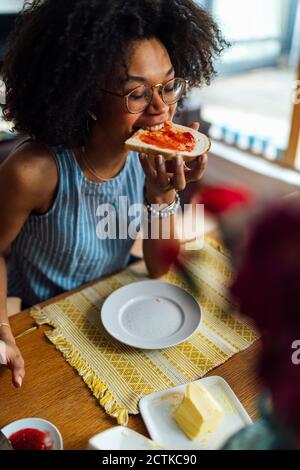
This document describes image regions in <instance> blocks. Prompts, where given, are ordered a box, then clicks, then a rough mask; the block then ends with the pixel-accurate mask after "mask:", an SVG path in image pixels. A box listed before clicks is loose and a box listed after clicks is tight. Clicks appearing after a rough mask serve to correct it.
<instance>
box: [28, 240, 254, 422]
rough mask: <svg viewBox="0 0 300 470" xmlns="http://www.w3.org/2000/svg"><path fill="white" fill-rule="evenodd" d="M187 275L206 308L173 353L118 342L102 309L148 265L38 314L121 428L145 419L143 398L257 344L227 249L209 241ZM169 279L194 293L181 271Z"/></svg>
mask: <svg viewBox="0 0 300 470" xmlns="http://www.w3.org/2000/svg"><path fill="white" fill-rule="evenodd" d="M188 269H189V271H190V272H191V275H192V276H193V277H194V279H195V281H196V282H197V283H198V284H199V285H200V287H201V289H200V292H201V293H200V294H199V296H198V297H197V296H196V297H195V298H196V300H197V301H198V302H200V304H201V309H202V321H201V325H200V328H199V330H198V331H197V332H196V333H195V334H194V335H193V336H192V337H191V338H190V339H189V340H188V341H186V342H184V343H181V344H179V345H177V346H174V347H171V348H168V349H164V350H157V351H146V350H137V349H134V348H131V347H129V346H126V345H124V344H122V343H119V342H118V341H116V340H114V339H113V338H111V337H110V336H109V335H108V334H107V333H106V332H105V330H104V329H103V327H102V326H101V324H100V321H99V318H100V307H101V305H102V304H103V302H104V300H105V299H106V298H107V297H108V296H109V295H110V294H111V293H112V292H114V291H115V290H116V289H118V288H119V287H122V286H124V285H126V284H129V283H131V282H135V281H140V280H142V279H146V278H147V274H146V272H147V271H146V267H145V264H144V262H140V263H138V264H136V265H134V266H132V267H130V268H128V269H127V270H126V271H123V272H122V273H120V274H117V275H114V276H111V277H110V278H107V279H104V280H102V281H100V282H98V283H96V284H95V285H93V286H92V287H88V288H85V289H83V290H82V291H80V292H78V293H76V294H72V295H70V296H69V297H66V298H65V299H63V300H60V301H58V302H56V303H54V304H52V305H49V306H47V307H45V308H43V309H41V308H39V307H35V308H33V309H32V310H31V315H32V317H33V318H34V319H35V321H36V322H37V323H38V324H40V325H41V324H49V325H51V326H53V327H54V329H53V330H50V331H47V332H46V333H45V334H46V336H47V337H48V338H49V340H50V341H51V342H52V343H54V344H55V346H56V348H57V349H58V350H59V351H61V353H62V354H63V356H64V357H65V359H66V360H67V361H68V362H69V363H70V364H71V365H72V366H73V367H74V368H75V369H76V370H77V371H78V373H79V374H80V375H81V377H82V378H83V380H84V382H85V383H86V384H87V385H88V387H89V388H90V389H91V390H92V392H93V394H94V396H95V397H96V398H97V399H98V400H99V402H100V404H101V406H103V407H104V408H105V410H106V412H107V413H108V414H109V415H110V416H114V417H116V418H117V420H118V423H119V424H126V423H127V421H128V414H138V412H139V410H138V403H139V400H140V399H141V398H142V397H143V396H145V395H148V394H150V393H152V392H155V391H159V390H164V389H167V388H171V387H175V386H177V385H180V384H184V383H187V382H190V381H194V380H196V379H199V378H201V377H202V376H203V375H205V374H206V373H207V372H208V371H210V370H211V369H213V368H214V367H216V366H218V365H220V364H222V363H224V362H225V361H226V360H227V359H229V358H230V357H231V356H233V355H234V354H236V353H237V352H238V351H242V350H244V349H246V348H247V347H249V346H250V345H251V344H252V343H253V342H254V341H255V340H256V339H257V334H256V333H255V331H254V330H253V329H252V328H251V326H250V325H249V324H248V323H247V322H246V321H245V320H244V319H241V318H240V317H238V316H237V315H236V314H232V313H229V312H234V310H235V306H234V305H233V304H231V302H230V300H229V297H228V294H227V292H226V287H227V286H228V285H229V284H230V282H231V280H232V275H233V273H232V269H231V265H230V260H229V258H228V256H227V255H226V253H225V252H224V250H222V249H221V247H220V246H218V245H217V244H216V242H214V241H212V240H210V239H206V241H205V245H204V248H203V249H202V250H200V251H199V252H197V253H196V254H195V253H194V254H193V257H192V259H191V260H190V261H189V263H188ZM163 280H165V281H168V282H171V283H173V284H175V285H177V286H179V287H183V288H184V289H186V290H187V291H189V288H188V287H187V286H186V285H185V284H184V282H183V281H182V279H181V278H179V277H178V275H177V274H176V272H175V271H171V272H170V273H169V274H168V275H167V276H164V278H163Z"/></svg>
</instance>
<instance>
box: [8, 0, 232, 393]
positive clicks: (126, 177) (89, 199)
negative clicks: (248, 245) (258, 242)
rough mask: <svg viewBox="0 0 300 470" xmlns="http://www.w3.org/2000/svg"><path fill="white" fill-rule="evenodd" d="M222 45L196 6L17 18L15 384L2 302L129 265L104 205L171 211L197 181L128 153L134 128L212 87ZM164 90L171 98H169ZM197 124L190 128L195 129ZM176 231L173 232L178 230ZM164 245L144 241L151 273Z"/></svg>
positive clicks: (162, 4) (67, 3)
mask: <svg viewBox="0 0 300 470" xmlns="http://www.w3.org/2000/svg"><path fill="white" fill-rule="evenodd" d="M224 45H225V43H224V41H223V40H222V38H221V35H220V32H219V30H218V28H217V26H216V25H215V23H214V22H213V21H212V19H211V18H210V17H209V16H208V15H207V14H206V13H205V12H204V11H203V10H202V9H200V8H199V7H198V6H197V5H196V4H194V3H193V2H192V1H191V0H178V1H174V0H143V1H142V2H141V1H139V0H130V1H124V0H110V1H107V0H93V1H90V0H64V2H57V1H56V0H44V1H41V0H35V1H33V2H32V4H31V5H29V6H28V5H27V6H26V7H25V10H24V11H23V12H22V14H21V15H20V16H19V18H18V20H17V24H16V28H15V31H14V33H13V35H12V37H11V40H10V46H9V48H8V52H7V55H6V59H5V63H4V70H3V73H4V82H5V84H6V90H7V94H6V105H5V106H4V116H5V117H6V119H7V120H9V121H12V122H13V123H14V125H15V129H16V130H18V131H22V132H25V133H27V134H28V135H29V136H30V140H29V141H27V142H26V143H24V144H23V145H22V146H21V147H19V148H18V149H16V150H15V152H14V153H13V154H11V155H10V157H9V158H8V160H7V161H6V162H5V164H4V165H3V166H2V167H1V171H0V201H1V202H0V220H1V224H0V253H2V254H3V253H4V251H5V250H6V249H7V247H8V246H9V245H11V259H10V266H9V270H8V281H7V269H6V265H5V260H4V257H3V256H1V258H0V325H1V326H0V339H1V340H2V342H3V343H2V345H3V344H4V345H5V350H6V361H7V363H8V365H9V366H10V368H11V369H12V376H13V383H14V385H15V386H17V387H18V386H21V384H22V380H23V377H24V365H23V359H22V357H21V354H20V351H19V350H18V348H17V347H16V345H15V342H14V338H13V335H12V333H11V330H10V327H9V324H8V319H7V313H6V296H7V291H8V293H9V294H10V295H18V296H20V297H21V298H22V299H23V301H24V304H25V305H32V304H34V303H37V302H40V301H41V300H44V299H46V298H49V297H52V296H54V295H56V294H58V293H60V292H63V291H66V290H69V289H72V288H74V287H77V286H79V285H82V284H83V283H85V282H88V281H90V280H93V279H95V278H97V277H99V276H102V275H104V274H109V273H112V272H114V271H117V270H119V269H121V268H122V267H124V266H126V264H127V263H128V259H129V254H130V249H131V246H132V243H133V240H131V239H128V238H127V239H126V240H124V239H121V238H117V239H115V240H112V239H108V240H104V239H100V238H99V236H98V235H99V233H98V231H97V222H98V220H97V213H98V212H97V211H98V207H99V204H110V207H111V206H114V208H115V209H116V210H117V211H118V210H119V207H118V200H119V197H120V196H126V197H127V199H128V204H129V205H132V204H134V203H143V202H144V198H145V199H146V201H147V202H148V204H150V205H151V204H167V210H168V211H169V212H168V214H169V217H170V222H172V220H173V217H174V210H173V209H174V207H176V204H174V202H175V200H176V201H178V197H177V196H176V191H180V190H183V189H184V188H185V186H186V184H187V183H189V182H190V181H197V180H199V179H200V178H201V176H202V175H203V172H204V169H205V165H206V162H207V156H199V158H198V161H197V163H196V165H195V167H194V168H193V169H187V168H185V166H184V164H183V161H182V159H181V158H177V160H176V162H175V164H174V166H173V168H172V169H171V170H170V169H168V172H167V171H166V168H165V165H164V161H163V159H162V158H160V157H157V158H156V159H155V160H154V161H153V160H150V159H148V158H143V157H142V156H141V157H140V162H139V159H138V156H137V155H135V154H134V153H128V152H127V151H126V149H125V146H124V142H125V141H126V139H127V138H128V137H130V136H131V135H132V133H133V132H134V130H135V129H137V128H148V129H152V128H153V127H156V126H158V125H161V124H163V123H164V122H166V121H168V120H172V119H173V117H174V114H175V112H176V107H177V103H178V102H180V100H182V98H183V97H184V95H185V92H186V81H188V82H189V85H190V86H197V85H198V86H199V85H200V84H201V83H204V82H206V83H209V81H210V78H211V76H212V75H213V74H214V68H213V63H212V57H213V55H215V54H219V53H220V52H221V50H222V48H223V47H224ZM170 90H173V93H172V99H170V93H169V92H170ZM198 126H199V125H198V124H197V123H194V124H193V127H194V128H198ZM171 236H172V237H174V235H173V233H172V234H171ZM163 243H165V241H164V240H160V239H158V240H155V239H153V240H152V239H147V240H144V258H145V262H146V265H147V267H148V270H149V273H150V275H151V276H154V277H157V276H160V275H162V274H164V273H165V272H166V271H167V269H168V266H165V265H163V266H162V265H161V263H160V260H159V259H158V257H157V256H153V255H154V254H155V253H156V252H157V250H159V249H161V246H162V244H163Z"/></svg>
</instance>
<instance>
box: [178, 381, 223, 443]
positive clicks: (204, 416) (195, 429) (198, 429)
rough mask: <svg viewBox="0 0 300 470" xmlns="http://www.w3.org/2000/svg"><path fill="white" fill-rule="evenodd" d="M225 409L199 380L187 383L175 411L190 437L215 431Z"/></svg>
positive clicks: (181, 427)
mask: <svg viewBox="0 0 300 470" xmlns="http://www.w3.org/2000/svg"><path fill="white" fill-rule="evenodd" d="M224 414H225V413H224V411H223V410H222V408H221V407H220V405H219V403H218V402H217V401H216V400H215V398H214V397H213V396H212V395H211V393H210V392H209V391H208V390H207V389H206V388H205V387H204V386H203V385H202V384H200V383H199V382H194V383H191V384H189V385H187V387H186V390H185V395H184V398H183V401H182V403H181V404H180V405H179V407H178V409H177V410H176V411H175V413H174V416H173V417H174V419H175V421H176V423H177V424H178V426H179V427H180V429H181V430H182V431H183V432H184V433H185V434H186V435H187V436H188V437H189V438H190V439H195V438H196V437H198V436H201V435H203V434H207V433H210V432H213V431H214V430H215V429H216V428H217V427H218V426H219V424H220V422H221V420H222V419H223V417H224Z"/></svg>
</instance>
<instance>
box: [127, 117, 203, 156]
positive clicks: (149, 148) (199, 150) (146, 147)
mask: <svg viewBox="0 0 300 470" xmlns="http://www.w3.org/2000/svg"><path fill="white" fill-rule="evenodd" d="M167 124H168V125H170V126H171V129H172V130H174V131H176V132H182V133H186V132H188V133H190V134H192V135H193V136H194V138H195V141H196V143H195V147H194V149H193V150H192V151H177V150H174V149H169V148H163V147H159V146H157V145H154V144H148V143H145V142H143V141H142V140H141V139H140V136H141V135H142V134H145V135H147V136H150V137H151V133H152V132H151V131H147V130H143V129H140V130H138V131H137V132H136V133H135V134H133V136H131V137H130V138H129V139H127V140H126V142H125V146H126V148H127V149H128V150H133V151H135V152H139V153H145V154H147V155H162V156H163V157H164V158H166V159H171V158H174V157H177V156H179V155H180V156H181V157H183V159H184V160H185V161H190V160H194V159H195V158H196V157H199V156H200V155H203V154H204V153H206V152H208V151H209V149H210V147H211V142H210V139H209V138H208V137H207V136H206V135H204V134H201V132H198V131H195V130H194V129H191V128H190V127H185V126H181V125H179V124H174V123H172V122H168V123H167ZM157 132H159V133H163V132H164V129H162V130H161V131H154V132H153V134H156V133H157Z"/></svg>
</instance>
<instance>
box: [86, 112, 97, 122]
mask: <svg viewBox="0 0 300 470" xmlns="http://www.w3.org/2000/svg"><path fill="white" fill-rule="evenodd" d="M88 113H89V115H90V116H91V118H92V119H93V121H97V116H96V114H94V113H92V111H89V112H88Z"/></svg>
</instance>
